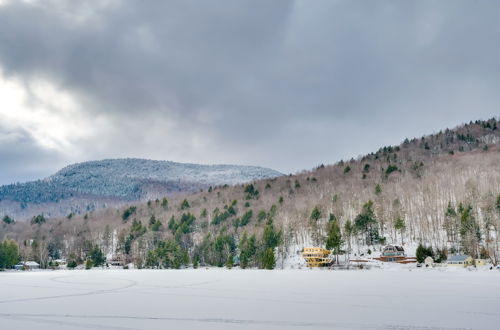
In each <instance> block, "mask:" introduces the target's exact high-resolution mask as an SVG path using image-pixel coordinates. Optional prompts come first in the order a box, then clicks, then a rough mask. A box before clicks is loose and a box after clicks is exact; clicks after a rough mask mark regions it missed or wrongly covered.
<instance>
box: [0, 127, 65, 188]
mask: <svg viewBox="0 0 500 330" xmlns="http://www.w3.org/2000/svg"><path fill="white" fill-rule="evenodd" d="M63 164H64V155H61V154H59V153H58V152H57V151H54V150H50V149H47V148H44V147H42V146H40V145H39V144H38V143H37V142H36V140H35V139H34V138H33V137H32V136H31V135H30V134H29V133H28V132H26V131H23V130H12V129H8V128H6V127H2V125H1V123H0V185H2V184H10V183H14V182H23V181H26V180H36V179H41V178H44V177H45V176H46V175H47V173H48V172H50V171H52V170H53V168H54V166H62V165H63Z"/></svg>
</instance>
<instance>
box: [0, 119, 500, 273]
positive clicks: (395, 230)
mask: <svg viewBox="0 0 500 330" xmlns="http://www.w3.org/2000/svg"><path fill="white" fill-rule="evenodd" d="M499 126H500V122H499V121H498V120H497V119H495V118H492V119H490V120H478V121H475V122H470V123H468V124H464V125H461V126H459V127H456V128H453V129H445V130H442V131H440V132H436V133H434V134H430V135H425V136H422V137H420V138H412V139H410V138H409V139H405V140H404V141H403V142H401V143H400V144H398V145H392V146H385V147H381V148H380V149H379V150H377V151H374V152H372V153H370V154H367V155H364V156H360V157H358V158H357V159H350V160H341V161H339V162H337V163H336V164H331V165H320V166H318V167H317V168H314V169H312V170H310V171H304V172H301V173H298V174H295V175H287V176H278V177H274V178H265V179H259V180H254V181H252V182H249V183H247V184H245V185H234V186H220V185H219V186H218V187H215V188H213V189H211V190H204V191H197V192H194V193H190V194H182V195H181V194H173V195H171V196H168V199H161V200H151V201H147V202H146V201H130V202H128V204H127V205H123V207H121V208H119V209H116V208H107V209H103V210H99V211H92V210H89V211H85V210H83V211H82V212H81V214H80V215H75V216H74V217H71V218H52V219H42V218H38V219H34V221H33V222H32V223H31V224H30V223H27V222H20V221H18V222H16V223H9V224H7V222H5V224H0V229H1V230H0V240H1V239H2V238H5V237H8V238H12V239H14V240H16V241H17V242H19V243H20V244H22V242H24V241H26V240H29V239H33V240H36V241H37V242H38V243H39V244H38V246H39V247H40V246H45V247H47V251H50V252H47V251H45V256H46V258H49V257H51V256H52V257H56V256H65V257H68V256H70V255H72V256H77V259H78V262H82V261H83V260H85V258H86V256H87V255H88V253H89V249H90V247H94V249H96V247H97V248H98V249H100V250H102V251H103V252H104V253H105V254H107V255H121V256H124V257H126V258H130V259H129V260H133V261H134V262H135V263H136V265H137V266H141V267H164V268H168V267H180V266H182V265H190V264H191V263H193V264H200V265H217V266H222V265H224V264H225V263H226V262H227V260H228V259H231V258H232V257H233V256H238V257H239V258H240V260H243V261H245V262H246V263H247V265H248V266H249V267H250V266H251V267H266V268H272V267H274V263H275V266H276V267H282V266H284V267H292V266H293V267H296V266H297V265H298V264H299V263H300V262H303V260H302V258H301V253H300V252H301V250H302V248H303V247H306V246H326V243H327V238H328V236H329V235H330V233H331V232H332V228H334V227H335V226H338V228H339V229H340V231H339V233H340V234H341V240H340V243H341V246H340V248H339V250H340V251H346V254H349V255H350V256H356V257H360V256H366V255H367V254H372V255H374V254H375V255H376V254H377V253H380V250H381V248H382V247H383V246H384V244H388V243H392V244H404V247H405V250H406V251H407V253H408V254H414V253H415V249H416V247H417V245H418V244H423V245H426V246H428V247H432V249H433V250H434V252H436V255H438V254H439V256H443V255H445V254H446V253H449V254H452V253H455V252H456V251H460V252H462V253H468V254H472V255H480V256H482V257H484V258H491V260H493V261H495V262H498V261H500V129H499V128H498V127H499ZM333 232H335V231H333ZM2 235H3V236H2ZM337 241H338V240H337ZM438 252H439V253H438ZM24 253H26V254H28V255H31V254H33V258H35V259H36V258H40V257H39V255H41V254H40V251H39V250H36V249H31V248H25V251H24ZM342 259H343V258H342Z"/></svg>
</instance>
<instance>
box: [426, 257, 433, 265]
mask: <svg viewBox="0 0 500 330" xmlns="http://www.w3.org/2000/svg"><path fill="white" fill-rule="evenodd" d="M424 265H425V267H433V266H434V259H432V257H427V258H425V260H424Z"/></svg>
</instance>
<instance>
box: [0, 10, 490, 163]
mask: <svg viewBox="0 0 500 330" xmlns="http://www.w3.org/2000/svg"><path fill="white" fill-rule="evenodd" d="M109 3H110V4H109V5H108V6H103V5H102V2H93V1H79V2H74V1H46V2H41V4H37V5H32V4H27V3H24V2H18V1H13V2H11V3H9V4H7V5H3V6H1V7H0V66H1V67H2V69H3V71H4V73H5V74H6V75H7V76H13V77H16V78H20V79H24V80H25V81H27V82H29V81H30V80H33V79H45V80H48V81H50V82H51V83H53V84H55V85H56V86H58V87H60V88H63V89H64V90H67V91H69V92H70V93H71V94H72V95H74V96H75V97H76V98H77V100H78V101H79V103H80V104H81V108H82V111H84V112H85V113H87V114H88V116H89V117H90V118H91V117H92V116H106V117H108V118H111V119H110V120H112V121H116V123H120V125H122V126H120V127H114V129H113V130H111V131H112V133H111V132H110V131H100V132H96V134H95V137H94V138H93V139H88V140H85V141H80V142H79V143H76V145H75V148H81V149H82V150H85V154H86V155H87V157H88V158H95V157H107V156H115V155H124V154H127V155H129V156H142V157H151V158H164V159H172V160H186V161H188V160H189V161H193V162H205V163H213V162H216V163H220V162H231V163H250V164H259V165H264V166H271V167H274V168H276V169H278V170H282V171H296V170H300V169H303V168H311V167H313V166H314V165H316V164H319V163H329V162H333V161H336V160H339V159H340V158H346V157H352V156H357V155H358V154H362V153H366V152H369V151H372V150H374V149H377V148H378V147H379V146H381V145H385V144H395V143H398V142H399V141H400V140H402V139H404V138H405V137H413V136H419V135H421V134H424V133H432V132H434V131H436V130H439V129H441V128H445V127H451V126H454V125H457V124H460V123H461V122H464V121H469V120H473V119H477V118H487V117H491V116H494V115H497V114H498V107H499V105H500V99H499V96H498V92H497V91H498V90H499V87H500V86H499V85H500V78H499V77H500V72H499V71H500V66H499V64H500V63H499V62H500V60H499V58H500V56H499V55H500V54H499V51H500V45H499V44H498V42H497V41H498V40H500V35H499V34H500V29H498V23H497V17H496V13H498V10H499V9H500V4H499V3H497V2H492V1H475V2H472V1H453V2H450V1H442V2H437V1H418V2H398V1H376V2H375V1H319V0H318V1H295V2H293V1H234V0H231V1H211V2H206V1H203V2H200V1H148V2H147V3H144V2H136V1H111V2H109ZM97 4H99V5H97ZM143 117H144V118H143ZM145 118H147V120H146V119H145ZM155 118H156V120H155ZM162 121H166V122H169V123H170V125H171V126H169V129H163V128H162V126H161V125H160V124H161V123H162ZM117 125H118V124H117ZM125 130H128V131H125ZM141 135H151V136H154V137H155V140H154V141H151V139H148V137H147V136H143V137H142V138H141ZM200 140H202V141H203V143H201V144H200V143H197V142H196V141H200ZM146 142H147V143H148V145H147V146H145V143H146ZM96 144H99V145H101V147H100V148H99V150H94V149H93V146H95V145H96ZM117 150H118V152H117Z"/></svg>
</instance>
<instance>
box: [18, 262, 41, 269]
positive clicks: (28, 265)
mask: <svg viewBox="0 0 500 330" xmlns="http://www.w3.org/2000/svg"><path fill="white" fill-rule="evenodd" d="M39 268H40V264H39V263H38V262H36V261H23V262H20V263H18V264H17V265H15V266H14V269H17V270H33V269H39Z"/></svg>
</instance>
